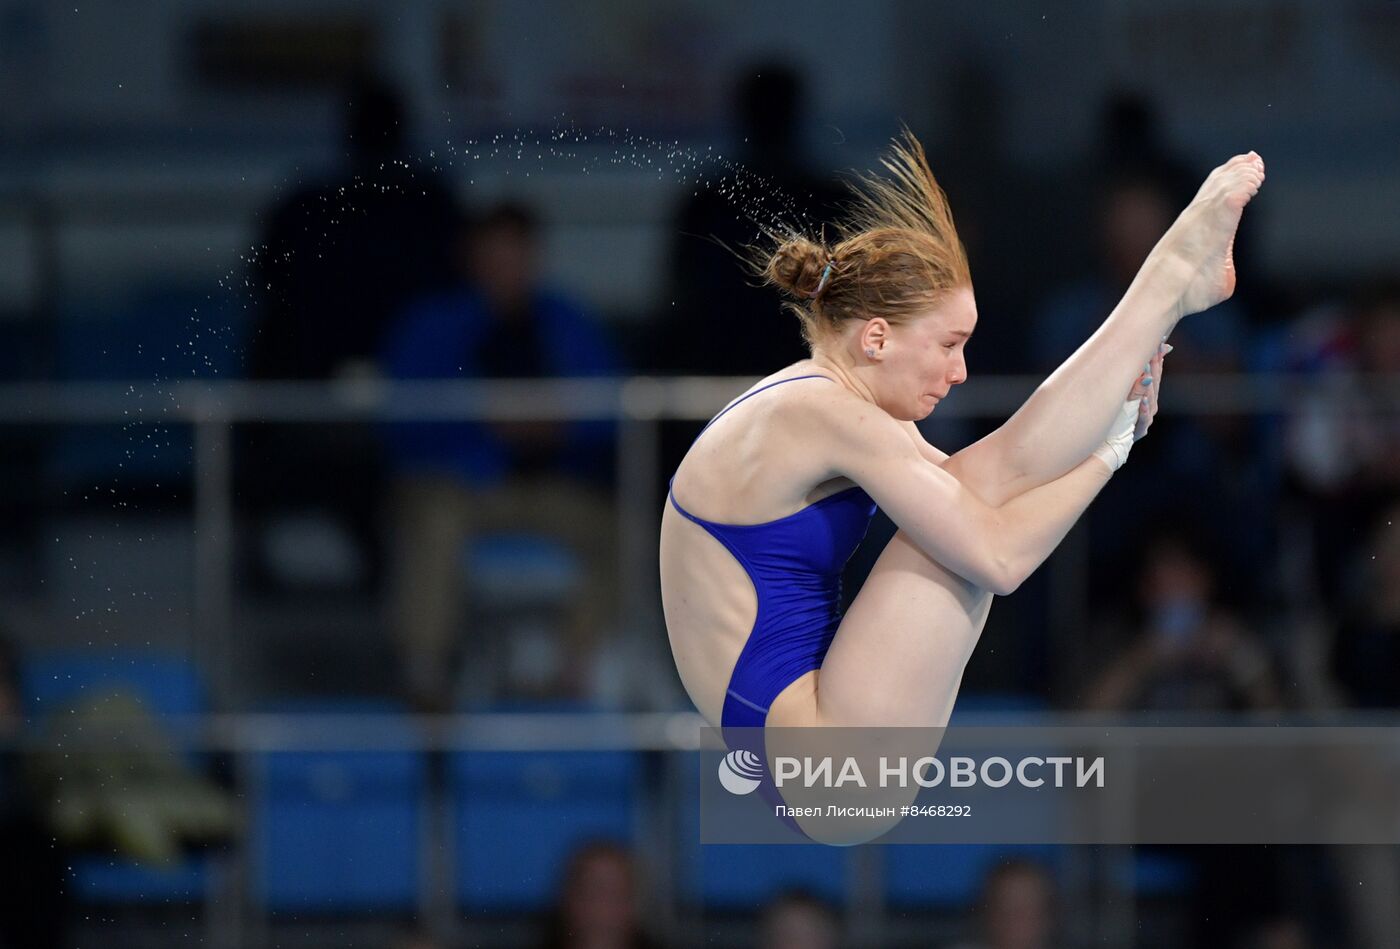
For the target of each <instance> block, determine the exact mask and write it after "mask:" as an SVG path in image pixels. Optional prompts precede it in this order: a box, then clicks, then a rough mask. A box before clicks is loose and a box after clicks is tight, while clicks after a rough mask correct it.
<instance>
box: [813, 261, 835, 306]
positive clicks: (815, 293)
mask: <svg viewBox="0 0 1400 949" xmlns="http://www.w3.org/2000/svg"><path fill="white" fill-rule="evenodd" d="M835 264H836V258H835V257H833V258H831V259H830V260H829V261H827V263H826V269H825V270H823V271H822V278H821V280H819V281H817V289H815V290H813V291H812V299H813V300H815V299H816V298H817V297H819V296H821V293H822V290H823V289H824V288H825V287H826V278H827V277H830V276H831V268H832V267H833V266H835Z"/></svg>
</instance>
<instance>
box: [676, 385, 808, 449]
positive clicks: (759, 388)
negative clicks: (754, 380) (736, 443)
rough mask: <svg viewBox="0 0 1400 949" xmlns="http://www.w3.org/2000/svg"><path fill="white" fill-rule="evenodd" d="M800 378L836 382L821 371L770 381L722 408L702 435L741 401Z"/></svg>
mask: <svg viewBox="0 0 1400 949" xmlns="http://www.w3.org/2000/svg"><path fill="white" fill-rule="evenodd" d="M799 379H825V380H826V381H828V382H834V381H835V380H833V379H832V378H831V377H830V376H823V375H821V374H820V373H815V372H814V373H809V374H808V375H805V376H793V377H792V378H791V379H779V380H778V381H776V382H770V383H768V384H767V385H766V386H759V387H758V388H757V389H754V390H753V391H752V392H748V393H745V394H744V395H741V396H739V398H737V399H735V400H734V401H733V402H731V403H729V404H728V405H726V406H725V407H724V408H723V409H721V410H720V413H719V414H718V415H716V416H715V417H714V418H712V419H710V420H709V421H708V422H706V423H705V427H704V428H702V429H700V435H703V434H705V432H706V431H707V430H708V429H709V427H710V426H711V425H713V424H715V423H716V422H718V421H719V420H720V419H722V418H724V416H725V413H727V412H728V411H729V410H730V409H732V408H735V407H736V406H738V405H739V403H740V402H743V401H745V400H746V399H751V398H753V397H754V396H756V395H758V394H759V393H760V392H762V391H763V390H764V389H771V388H773V387H774V386H780V385H782V384H783V383H784V382H796V381H797V380H799ZM700 435H696V436H695V438H696V440H697V441H698V440H699V438H700Z"/></svg>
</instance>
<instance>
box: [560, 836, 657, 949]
mask: <svg viewBox="0 0 1400 949" xmlns="http://www.w3.org/2000/svg"><path fill="white" fill-rule="evenodd" d="M640 907H641V898H640V893H639V879H638V867H637V863H636V858H635V857H634V856H633V854H632V852H631V851H630V850H628V849H627V848H626V847H624V846H623V845H621V844H618V843H614V842H612V841H597V842H594V843H589V844H585V845H584V846H582V847H580V848H579V849H578V850H576V851H574V853H573V855H572V856H571V857H570V858H569V862H568V865H567V867H566V868H565V871H564V879H563V885H562V887H561V888H560V892H559V898H558V902H557V904H556V906H555V910H554V912H553V913H552V914H551V917H550V919H549V923H548V930H547V933H546V936H545V939H544V941H543V942H542V943H541V944H540V945H541V949H657V945H658V944H657V943H656V942H655V941H653V940H652V938H651V937H650V936H648V935H647V934H646V932H645V930H644V929H643V927H642V923H641V908H640Z"/></svg>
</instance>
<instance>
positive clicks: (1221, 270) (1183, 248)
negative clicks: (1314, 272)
mask: <svg viewBox="0 0 1400 949" xmlns="http://www.w3.org/2000/svg"><path fill="white" fill-rule="evenodd" d="M1263 183H1264V159H1262V158H1260V157H1259V155H1258V154H1256V153H1255V152H1249V153H1248V154H1245V155H1236V156H1235V157H1234V158H1231V159H1230V160H1229V161H1227V162H1226V163H1225V164H1223V165H1221V166H1220V167H1219V168H1216V169H1215V170H1214V171H1212V172H1211V173H1210V175H1209V176H1207V178H1206V180H1205V183H1204V184H1202V185H1201V190H1200V191H1198V192H1196V197H1194V198H1193V199H1191V203H1190V204H1189V205H1187V206H1186V210H1184V211H1182V212H1181V215H1180V216H1179V217H1178V218H1177V219H1176V222H1175V223H1174V224H1172V226H1171V227H1170V228H1168V229H1167V233H1166V234H1164V235H1162V239H1161V240H1160V241H1158V242H1157V246H1156V247H1155V248H1153V250H1152V254H1151V257H1149V260H1150V259H1151V258H1154V257H1155V258H1157V259H1158V262H1160V263H1162V264H1163V265H1164V267H1165V268H1166V270H1167V272H1169V273H1171V274H1173V275H1175V276H1176V278H1177V279H1179V280H1181V281H1183V282H1182V283H1181V284H1180V289H1179V292H1180V305H1181V315H1182V316H1186V315H1187V314H1190V313H1199V312H1201V311H1202V310H1208V309H1210V308H1211V307H1213V306H1215V305H1216V304H1217V303H1220V302H1222V301H1224V300H1228V299H1229V298H1230V295H1231V294H1232V293H1234V292H1235V260H1234V248H1235V230H1236V229H1237V228H1238V227H1239V225H1240V215H1241V214H1242V213H1243V212H1244V206H1245V205H1246V204H1248V203H1249V201H1250V199H1251V198H1253V197H1254V196H1255V195H1256V194H1258V193H1259V186H1260V185H1262V184H1263Z"/></svg>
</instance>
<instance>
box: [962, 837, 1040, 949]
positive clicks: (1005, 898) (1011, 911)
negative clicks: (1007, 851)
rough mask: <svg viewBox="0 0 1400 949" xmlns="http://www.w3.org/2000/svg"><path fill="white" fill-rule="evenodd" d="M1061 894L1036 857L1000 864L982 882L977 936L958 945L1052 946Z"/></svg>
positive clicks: (966, 948)
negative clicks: (1058, 893)
mask: <svg viewBox="0 0 1400 949" xmlns="http://www.w3.org/2000/svg"><path fill="white" fill-rule="evenodd" d="M1057 904H1058V895H1057V891H1056V888H1055V881H1054V879H1053V878H1052V877H1051V876H1050V871H1048V870H1047V869H1045V867H1043V866H1042V865H1040V864H1039V863H1036V862H1035V861H1033V860H1022V859H1012V860H1007V861H1006V862H1004V863H1001V864H998V865H997V866H996V867H994V868H993V869H992V871H991V872H990V873H988V874H987V878H986V880H984V881H983V883H982V893H981V897H980V899H979V900H978V904H977V925H978V930H979V935H978V939H977V941H976V942H973V943H965V944H960V945H959V947H958V949H1051V947H1052V946H1055V947H1058V946H1060V945H1061V944H1060V943H1059V942H1057V941H1056V939H1055V928H1056V925H1057V917H1058V915H1059V914H1058V906H1057Z"/></svg>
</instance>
